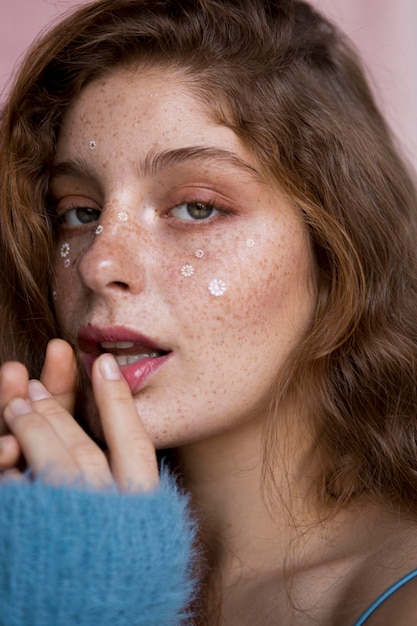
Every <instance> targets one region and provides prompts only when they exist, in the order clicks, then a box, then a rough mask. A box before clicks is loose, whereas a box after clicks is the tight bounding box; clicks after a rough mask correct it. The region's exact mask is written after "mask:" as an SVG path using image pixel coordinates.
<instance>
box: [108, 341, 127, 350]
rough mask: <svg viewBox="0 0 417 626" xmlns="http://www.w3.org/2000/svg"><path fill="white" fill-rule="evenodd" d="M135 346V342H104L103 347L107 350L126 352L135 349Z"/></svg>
mask: <svg viewBox="0 0 417 626" xmlns="http://www.w3.org/2000/svg"><path fill="white" fill-rule="evenodd" d="M134 345H135V344H134V343H133V341H103V342H102V343H101V347H102V348H104V349H105V350H114V349H115V348H116V349H117V350H126V349H127V348H133V346H134Z"/></svg>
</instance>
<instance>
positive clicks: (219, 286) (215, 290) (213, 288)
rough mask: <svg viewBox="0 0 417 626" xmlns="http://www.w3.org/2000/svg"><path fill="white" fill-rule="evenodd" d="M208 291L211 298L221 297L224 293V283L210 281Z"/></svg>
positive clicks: (215, 280) (216, 280)
mask: <svg viewBox="0 0 417 626" xmlns="http://www.w3.org/2000/svg"><path fill="white" fill-rule="evenodd" d="M208 290H209V292H210V293H211V295H212V296H216V297H218V296H222V295H223V294H224V292H225V291H226V283H224V282H223V281H222V280H219V279H218V278H215V279H214V280H212V281H211V282H210V284H209V286H208Z"/></svg>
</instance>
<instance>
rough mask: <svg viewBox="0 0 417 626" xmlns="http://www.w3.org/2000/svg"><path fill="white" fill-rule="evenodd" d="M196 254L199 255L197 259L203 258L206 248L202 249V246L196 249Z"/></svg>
mask: <svg viewBox="0 0 417 626" xmlns="http://www.w3.org/2000/svg"><path fill="white" fill-rule="evenodd" d="M194 254H195V256H196V257H197V259H202V258H203V256H204V250H202V249H201V248H198V250H196V251H195V252H194Z"/></svg>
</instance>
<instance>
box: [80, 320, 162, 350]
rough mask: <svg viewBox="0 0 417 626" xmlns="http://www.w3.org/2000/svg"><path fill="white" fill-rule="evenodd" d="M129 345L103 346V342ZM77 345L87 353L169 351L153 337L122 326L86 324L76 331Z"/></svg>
mask: <svg viewBox="0 0 417 626" xmlns="http://www.w3.org/2000/svg"><path fill="white" fill-rule="evenodd" d="M125 342H127V343H128V344H133V345H129V346H114V347H108V346H106V347H103V345H102V344H103V343H104V344H105V343H119V344H120V343H125ZM78 346H79V348H80V349H81V350H82V352H85V353H87V354H97V355H99V354H101V353H103V352H114V353H116V354H139V353H141V352H164V353H167V352H170V350H169V348H167V347H166V346H161V345H160V344H158V343H157V342H156V341H154V340H153V339H150V338H149V337H146V336H145V335H141V334H140V333H137V332H135V331H133V330H131V329H129V328H126V327H124V326H109V327H107V328H106V327H98V326H92V325H87V326H84V327H83V328H81V330H80V332H79V333H78Z"/></svg>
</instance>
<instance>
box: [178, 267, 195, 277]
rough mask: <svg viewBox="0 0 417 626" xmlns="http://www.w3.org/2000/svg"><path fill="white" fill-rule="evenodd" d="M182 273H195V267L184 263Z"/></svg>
mask: <svg viewBox="0 0 417 626" xmlns="http://www.w3.org/2000/svg"><path fill="white" fill-rule="evenodd" d="M181 274H182V275H183V276H185V277H188V276H192V275H193V274H194V268H193V266H192V265H183V266H182V268H181Z"/></svg>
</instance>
